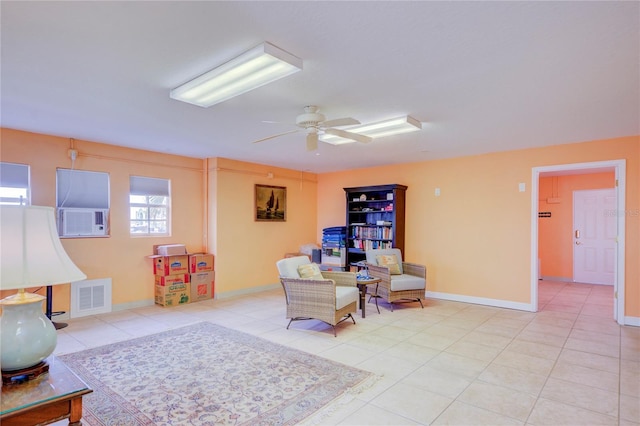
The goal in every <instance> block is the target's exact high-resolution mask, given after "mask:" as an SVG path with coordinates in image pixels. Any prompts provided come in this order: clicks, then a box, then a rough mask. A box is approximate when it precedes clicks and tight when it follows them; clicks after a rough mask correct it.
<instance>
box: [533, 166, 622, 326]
mask: <svg viewBox="0 0 640 426" xmlns="http://www.w3.org/2000/svg"><path fill="white" fill-rule="evenodd" d="M611 170H613V171H614V173H615V179H616V182H617V185H616V186H615V189H616V198H617V200H616V201H617V206H616V208H617V214H616V219H617V220H616V222H617V230H618V244H617V246H616V268H615V271H614V274H613V291H614V303H615V304H616V309H614V312H615V313H616V316H617V318H615V320H616V321H617V322H618V324H621V325H624V324H625V321H624V319H625V315H624V314H625V310H624V285H625V214H624V212H625V211H626V210H625V205H626V160H624V159H622V160H609V161H595V162H589V163H573V164H558V165H554V166H541V167H533V168H532V169H531V312H537V311H538V209H539V205H538V204H539V183H540V176H541V175H545V174H546V175H552V174H556V175H562V174H582V173H595V172H597V171H611Z"/></svg>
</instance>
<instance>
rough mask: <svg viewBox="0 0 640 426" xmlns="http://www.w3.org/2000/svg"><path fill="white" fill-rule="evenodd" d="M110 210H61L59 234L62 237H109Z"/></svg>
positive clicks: (59, 214) (59, 212) (59, 213)
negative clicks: (108, 220)
mask: <svg viewBox="0 0 640 426" xmlns="http://www.w3.org/2000/svg"><path fill="white" fill-rule="evenodd" d="M108 216H109V209H78V208H61V209H59V210H58V222H59V223H58V233H59V234H60V236H61V237H95V236H105V235H107V230H108V226H107V219H108Z"/></svg>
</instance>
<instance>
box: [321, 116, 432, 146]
mask: <svg viewBox="0 0 640 426" xmlns="http://www.w3.org/2000/svg"><path fill="white" fill-rule="evenodd" d="M421 129H422V123H421V122H420V121H418V120H416V119H415V118H413V117H411V116H409V115H405V116H402V117H397V118H392V119H389V120H382V121H378V122H375V123H370V124H361V125H358V126H354V127H349V128H348V129H346V130H348V131H349V132H352V133H358V134H361V135H365V136H369V137H371V138H374V139H375V138H382V137H385V136H391V135H399V134H401V133H408V132H415V131H418V130H421ZM320 138H321V139H322V140H323V141H324V142H327V143H330V144H333V145H342V144H345V143H352V142H353V140H351V139H345V138H341V137H339V136H335V135H328V134H326V133H325V134H324V135H322V136H321V137H320Z"/></svg>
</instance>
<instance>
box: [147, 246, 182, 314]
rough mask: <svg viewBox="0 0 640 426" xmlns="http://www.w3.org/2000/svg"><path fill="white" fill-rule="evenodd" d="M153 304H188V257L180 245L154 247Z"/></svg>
mask: <svg viewBox="0 0 640 426" xmlns="http://www.w3.org/2000/svg"><path fill="white" fill-rule="evenodd" d="M154 252H155V255H153V256H151V259H152V260H153V274H154V275H155V293H154V295H155V302H156V303H157V304H158V305H162V306H176V305H182V304H185V303H189V301H190V297H191V286H190V278H191V277H190V275H189V256H188V255H187V250H186V248H185V247H184V245H182V244H172V245H167V246H157V247H154Z"/></svg>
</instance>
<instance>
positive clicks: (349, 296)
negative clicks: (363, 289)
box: [336, 285, 360, 310]
mask: <svg viewBox="0 0 640 426" xmlns="http://www.w3.org/2000/svg"><path fill="white" fill-rule="evenodd" d="M359 297H360V292H359V291H358V287H347V286H341V285H337V286H336V310H338V309H342V308H344V307H345V306H347V305H348V304H349V303H353V302H357V301H358V298H359Z"/></svg>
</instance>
